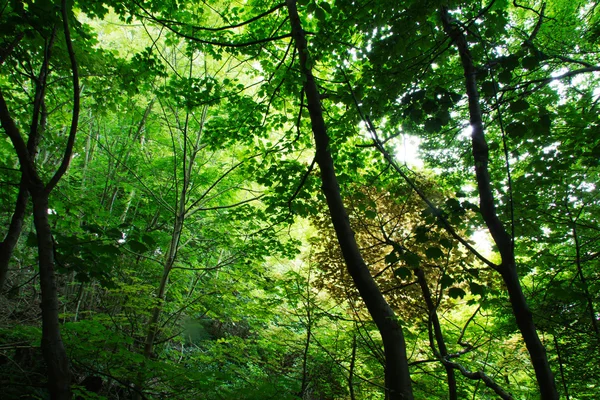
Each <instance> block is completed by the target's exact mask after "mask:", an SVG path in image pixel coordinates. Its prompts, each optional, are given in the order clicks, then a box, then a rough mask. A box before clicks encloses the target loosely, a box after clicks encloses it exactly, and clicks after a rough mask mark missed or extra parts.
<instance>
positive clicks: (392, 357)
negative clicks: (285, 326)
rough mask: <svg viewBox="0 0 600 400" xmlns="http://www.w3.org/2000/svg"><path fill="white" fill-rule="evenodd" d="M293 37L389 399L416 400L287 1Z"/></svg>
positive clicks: (330, 197) (397, 330) (336, 215)
mask: <svg viewBox="0 0 600 400" xmlns="http://www.w3.org/2000/svg"><path fill="white" fill-rule="evenodd" d="M286 5H287V8H288V12H289V16H290V23H291V27H292V36H293V38H294V41H295V44H296V48H297V50H298V54H299V58H300V69H301V72H302V74H303V79H304V93H305V94H306V98H307V103H308V111H309V114H310V120H311V126H312V131H313V135H314V139H315V147H316V160H317V164H318V165H319V169H320V171H321V181H322V190H323V193H324V194H325V197H326V199H327V205H328V208H329V214H330V216H331V221H332V223H333V226H334V228H335V232H336V236H337V239H338V242H339V244H340V248H341V250H342V254H343V256H344V260H345V262H346V266H347V268H348V272H349V273H350V276H351V277H352V279H353V281H354V284H355V286H356V288H357V289H358V291H359V293H360V295H361V297H362V299H363V301H364V302H365V305H366V306H367V309H368V310H369V313H370V314H371V317H372V318H373V321H374V322H375V324H376V325H377V328H378V329H379V333H380V334H381V339H382V341H383V347H384V354H385V387H386V399H389V400H412V399H413V393H412V386H411V381H410V373H409V369H408V361H407V356H406V345H405V342H404V335H403V333H402V328H401V326H400V324H399V322H398V319H397V318H396V315H395V314H394V311H393V310H392V309H391V307H390V306H389V304H388V303H387V301H386V300H385V298H384V297H383V295H382V293H381V291H380V290H379V287H378V286H377V284H376V283H375V280H374V279H373V277H372V276H371V272H370V271H369V268H368V267H367V265H366V264H365V261H364V259H363V257H362V255H361V253H360V250H359V247H358V244H357V243H356V239H355V237H354V232H353V231H352V228H351V227H350V222H349V220H348V216H347V213H346V209H345V207H344V204H343V201H342V197H341V194H340V188H339V185H338V181H337V177H336V174H335V169H334V165H333V159H332V157H331V153H330V151H329V137H328V135H327V128H326V126H325V121H324V119H323V113H322V108H321V101H320V98H319V91H318V88H317V85H316V82H315V80H314V77H313V75H312V71H311V69H310V68H309V67H308V63H307V60H308V57H309V54H308V48H307V42H306V38H305V35H304V31H303V29H302V25H301V23H300V17H299V16H298V10H297V8H296V1H295V0H286Z"/></svg>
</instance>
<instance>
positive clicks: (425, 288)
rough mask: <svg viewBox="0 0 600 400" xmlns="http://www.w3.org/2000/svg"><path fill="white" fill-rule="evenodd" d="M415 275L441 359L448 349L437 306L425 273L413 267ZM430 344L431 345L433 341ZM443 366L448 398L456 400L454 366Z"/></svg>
mask: <svg viewBox="0 0 600 400" xmlns="http://www.w3.org/2000/svg"><path fill="white" fill-rule="evenodd" d="M415 275H416V276H417V279H418V281H419V286H420V287H421V291H422V292H423V298H424V299H425V304H426V305H427V311H428V313H429V321H430V323H431V324H432V325H433V332H434V335H435V341H436V342H437V347H438V350H439V355H440V356H441V358H442V359H446V357H447V356H448V349H447V348H446V341H445V340H444V335H443V333H442V326H441V324H440V320H439V318H438V315H437V308H436V306H435V304H434V303H433V300H432V297H431V291H430V290H429V285H428V284H427V280H426V279H425V273H424V272H423V270H422V269H420V268H417V269H415ZM431 345H432V346H433V343H432V344H431ZM433 350H434V351H435V347H434V348H433ZM444 368H445V369H446V375H447V377H448V398H449V399H450V400H458V393H457V386H456V376H455V374H454V368H452V367H451V366H450V365H448V364H446V363H444Z"/></svg>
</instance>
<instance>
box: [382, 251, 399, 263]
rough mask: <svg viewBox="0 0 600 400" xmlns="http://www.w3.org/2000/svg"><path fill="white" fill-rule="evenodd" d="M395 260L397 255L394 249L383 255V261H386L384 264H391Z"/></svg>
mask: <svg viewBox="0 0 600 400" xmlns="http://www.w3.org/2000/svg"><path fill="white" fill-rule="evenodd" d="M396 261H398V255H397V254H396V252H395V251H392V252H391V253H390V254H388V255H387V256H385V262H386V264H393V263H395V262H396Z"/></svg>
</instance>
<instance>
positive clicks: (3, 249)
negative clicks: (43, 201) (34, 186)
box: [0, 177, 29, 292]
mask: <svg viewBox="0 0 600 400" xmlns="http://www.w3.org/2000/svg"><path fill="white" fill-rule="evenodd" d="M28 201H29V192H28V191H27V185H26V182H25V180H24V178H23V177H21V184H20V185H19V193H18V194H17V201H16V203H15V211H14V213H13V216H12V218H11V220H10V225H9V226H8V232H6V237H5V238H4V241H3V242H1V243H0V292H2V289H3V288H4V282H6V276H7V274H8V266H9V264H10V259H11V258H12V255H13V251H14V249H15V246H16V245H17V242H18V241H19V237H20V236H21V231H22V229H23V220H24V219H25V211H26V210H27V202H28Z"/></svg>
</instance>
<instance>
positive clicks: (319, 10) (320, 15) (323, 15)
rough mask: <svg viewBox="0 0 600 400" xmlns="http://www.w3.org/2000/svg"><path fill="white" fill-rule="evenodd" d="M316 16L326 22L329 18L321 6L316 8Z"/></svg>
mask: <svg viewBox="0 0 600 400" xmlns="http://www.w3.org/2000/svg"><path fill="white" fill-rule="evenodd" d="M315 18H317V19H318V20H319V21H321V22H325V19H326V18H327V14H326V13H325V10H323V9H322V8H321V7H317V8H315Z"/></svg>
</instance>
